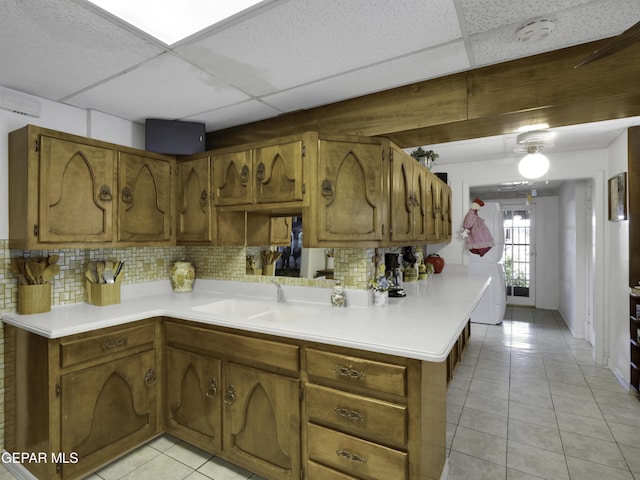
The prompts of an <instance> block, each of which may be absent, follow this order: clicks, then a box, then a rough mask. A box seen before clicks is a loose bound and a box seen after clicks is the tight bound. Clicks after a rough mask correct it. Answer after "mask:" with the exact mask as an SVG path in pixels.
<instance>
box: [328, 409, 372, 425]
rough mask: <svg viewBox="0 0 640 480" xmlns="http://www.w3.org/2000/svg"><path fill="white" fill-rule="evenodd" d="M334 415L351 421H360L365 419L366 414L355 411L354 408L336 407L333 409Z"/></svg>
mask: <svg viewBox="0 0 640 480" xmlns="http://www.w3.org/2000/svg"><path fill="white" fill-rule="evenodd" d="M334 412H336V415H338V416H339V417H342V418H346V419H347V420H351V421H352V422H358V423H362V422H364V421H365V420H366V419H367V416H366V415H365V414H364V413H362V412H356V411H355V410H349V409H348V408H341V407H336V408H335V409H334Z"/></svg>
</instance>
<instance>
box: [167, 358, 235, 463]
mask: <svg viewBox="0 0 640 480" xmlns="http://www.w3.org/2000/svg"><path fill="white" fill-rule="evenodd" d="M220 373H221V371H220V360H216V359H213V358H210V357H206V356H204V355H198V354H195V353H191V352H185V351H184V350H178V349H175V348H171V347H167V349H166V351H165V379H166V380H165V385H166V387H165V393H166V399H165V405H166V406H165V420H166V429H167V431H168V432H170V433H173V434H175V435H177V436H178V437H180V438H182V439H183V440H186V441H187V442H190V443H192V444H194V445H197V446H198V447H200V448H203V449H205V450H207V451H210V452H214V453H217V452H220V450H221V449H222V428H221V427H222V401H221V392H220V390H221V384H220V383H221V380H222V379H221V377H220Z"/></svg>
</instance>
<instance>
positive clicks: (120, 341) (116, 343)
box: [102, 337, 129, 350]
mask: <svg viewBox="0 0 640 480" xmlns="http://www.w3.org/2000/svg"><path fill="white" fill-rule="evenodd" d="M128 341H129V340H128V339H127V337H123V338H116V339H114V340H107V341H106V342H104V343H103V344H102V350H110V349H112V348H116V347H121V346H123V345H126V344H127V342H128Z"/></svg>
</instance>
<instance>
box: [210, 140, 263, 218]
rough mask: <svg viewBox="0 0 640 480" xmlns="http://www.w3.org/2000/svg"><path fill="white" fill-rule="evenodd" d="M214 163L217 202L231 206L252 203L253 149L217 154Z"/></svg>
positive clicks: (214, 184) (217, 203)
mask: <svg viewBox="0 0 640 480" xmlns="http://www.w3.org/2000/svg"><path fill="white" fill-rule="evenodd" d="M212 163H213V192H214V194H215V199H214V201H215V204H216V205H217V206H225V205H227V206H231V205H246V204H249V203H251V202H252V194H253V192H252V188H251V185H252V183H251V178H252V177H251V151H250V150H245V151H241V152H232V153H226V154H222V155H215V156H214V157H212Z"/></svg>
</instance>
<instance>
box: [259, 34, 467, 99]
mask: <svg viewBox="0 0 640 480" xmlns="http://www.w3.org/2000/svg"><path fill="white" fill-rule="evenodd" d="M468 68H469V59H468V57H467V54H466V50H465V45H464V43H463V42H462V41H458V42H453V43H450V44H447V45H444V46H442V47H436V48H433V49H430V50H427V51H423V52H419V53H416V54H413V55H408V56H406V57H402V58H396V59H394V60H391V61H388V62H383V63H381V64H378V65H374V66H371V67H367V68H361V69H358V70H354V71H351V72H348V73H345V74H342V75H337V76H335V77H332V78H328V79H325V80H321V81H319V82H313V83H310V84H307V85H302V86H300V87H297V88H293V89H291V90H286V91H283V92H279V93H276V94H273V95H268V96H266V97H263V100H264V101H265V102H267V103H269V104H270V105H273V106H275V107H277V108H278V109H280V110H282V111H292V110H299V109H302V108H312V107H315V106H319V105H325V104H328V103H332V102H337V101H341V100H346V99H349V98H353V97H356V96H358V95H362V94H368V93H373V92H376V91H380V90H385V89H388V88H393V87H397V86H401V85H405V84H406V83H414V82H419V81H422V80H426V79H429V78H434V77H438V76H441V75H446V74H448V73H451V72H457V71H462V70H466V69H468ZM399 78H402V79H410V80H409V81H408V82H404V81H403V82H398V79H399Z"/></svg>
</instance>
